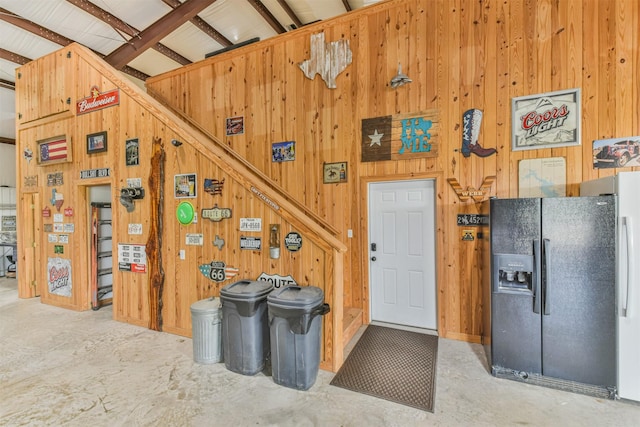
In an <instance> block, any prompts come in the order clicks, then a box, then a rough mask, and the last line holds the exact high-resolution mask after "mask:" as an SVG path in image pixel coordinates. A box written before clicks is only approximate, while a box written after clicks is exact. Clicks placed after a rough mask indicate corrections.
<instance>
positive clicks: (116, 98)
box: [76, 86, 120, 114]
mask: <svg viewBox="0 0 640 427" xmlns="http://www.w3.org/2000/svg"><path fill="white" fill-rule="evenodd" d="M119 103H120V89H113V90H110V91H109V92H103V93H100V92H99V91H98V87H97V86H93V87H92V88H91V96H89V97H87V98H83V99H81V100H80V101H78V102H77V103H76V114H85V113H90V112H92V111H96V110H101V109H103V108H107V107H112V106H114V105H118V104H119Z"/></svg>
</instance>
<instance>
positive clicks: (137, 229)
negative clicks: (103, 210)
mask: <svg viewBox="0 0 640 427" xmlns="http://www.w3.org/2000/svg"><path fill="white" fill-rule="evenodd" d="M129 234H142V224H129Z"/></svg>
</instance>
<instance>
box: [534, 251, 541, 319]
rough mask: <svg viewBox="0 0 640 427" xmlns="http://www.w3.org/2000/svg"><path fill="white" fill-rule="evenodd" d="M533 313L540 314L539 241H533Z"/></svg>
mask: <svg viewBox="0 0 640 427" xmlns="http://www.w3.org/2000/svg"><path fill="white" fill-rule="evenodd" d="M533 263H534V268H533V289H532V290H533V312H534V313H536V314H540V290H541V289H540V280H541V279H542V275H541V274H540V240H538V239H535V240H534V241H533Z"/></svg>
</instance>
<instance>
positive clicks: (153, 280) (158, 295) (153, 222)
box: [145, 138, 165, 331]
mask: <svg viewBox="0 0 640 427" xmlns="http://www.w3.org/2000/svg"><path fill="white" fill-rule="evenodd" d="M152 153H153V155H152V157H151V172H150V173H149V192H148V194H149V197H150V198H151V200H150V201H149V204H150V206H151V213H150V215H151V217H150V221H149V223H150V226H149V238H148V239H147V247H146V250H145V252H146V254H147V262H148V264H149V277H150V280H149V329H153V330H154V331H162V289H163V287H164V270H163V269H162V213H163V210H162V207H163V205H164V161H165V152H164V146H163V145H162V139H160V138H154V139H153V147H152Z"/></svg>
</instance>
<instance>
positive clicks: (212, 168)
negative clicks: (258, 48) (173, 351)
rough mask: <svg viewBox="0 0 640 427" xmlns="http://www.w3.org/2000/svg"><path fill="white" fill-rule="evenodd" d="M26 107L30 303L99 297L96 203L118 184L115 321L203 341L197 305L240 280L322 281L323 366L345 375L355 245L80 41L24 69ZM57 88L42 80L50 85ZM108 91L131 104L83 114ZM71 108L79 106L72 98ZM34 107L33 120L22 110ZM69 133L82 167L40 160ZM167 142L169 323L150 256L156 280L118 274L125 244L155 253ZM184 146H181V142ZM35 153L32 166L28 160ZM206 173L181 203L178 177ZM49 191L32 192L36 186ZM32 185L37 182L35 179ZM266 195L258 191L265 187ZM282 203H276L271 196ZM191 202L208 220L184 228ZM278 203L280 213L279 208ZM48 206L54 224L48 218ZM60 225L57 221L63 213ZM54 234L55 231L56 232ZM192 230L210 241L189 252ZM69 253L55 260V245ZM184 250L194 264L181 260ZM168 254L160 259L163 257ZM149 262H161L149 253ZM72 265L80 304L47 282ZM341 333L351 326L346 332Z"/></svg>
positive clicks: (20, 131) (23, 201)
mask: <svg viewBox="0 0 640 427" xmlns="http://www.w3.org/2000/svg"><path fill="white" fill-rule="evenodd" d="M50 69H55V70H56V73H57V74H56V75H57V78H58V79H59V81H60V82H62V83H61V84H60V86H58V85H56V83H55V82H54V81H48V80H46V78H45V77H44V76H48V75H49V73H50V71H49V70H50ZM18 73H19V77H18V78H17V80H16V99H17V109H18V113H19V119H18V120H17V124H16V127H17V135H18V138H17V145H18V147H17V152H18V153H21V154H20V155H19V156H17V163H16V165H17V174H18V177H17V184H18V185H17V188H18V193H19V194H20V202H19V206H18V214H19V217H20V218H23V219H24V220H23V221H19V223H18V235H19V238H18V242H19V246H18V253H19V262H18V269H19V274H18V287H19V296H20V297H23V298H27V297H33V296H37V295H40V296H41V299H42V302H44V303H48V304H52V305H56V306H60V307H65V308H69V309H74V310H88V309H89V308H90V302H91V298H90V297H91V295H90V292H89V291H90V289H89V283H90V282H89V278H90V265H91V263H90V259H89V255H90V253H91V251H90V250H89V242H90V226H89V217H90V210H89V203H90V200H89V195H88V189H89V187H91V186H95V185H109V186H110V187H111V196H112V217H113V224H112V229H113V256H114V274H113V276H114V281H113V285H114V297H113V308H112V309H113V318H114V319H115V320H118V321H122V322H128V323H132V324H136V325H139V326H144V327H151V328H153V329H159V330H163V331H166V332H170V333H175V334H179V335H184V336H191V315H190V306H191V304H193V303H194V302H196V301H198V300H201V299H205V298H208V297H211V296H217V295H219V293H220V289H221V288H222V286H224V285H227V284H230V283H233V282H235V281H236V280H240V279H249V280H255V279H256V278H257V277H258V276H259V275H260V274H261V273H263V272H264V273H267V274H270V275H273V274H279V275H283V276H286V275H291V276H292V277H293V278H294V279H295V280H296V281H297V283H298V284H299V285H301V286H305V285H313V286H318V287H320V288H321V289H323V291H324V293H325V301H327V302H329V303H330V305H331V312H330V313H329V314H328V315H326V316H324V322H323V332H322V333H323V340H322V341H323V347H322V357H321V367H322V368H323V369H329V370H337V369H338V367H339V366H340V364H341V363H342V348H343V347H342V345H336V344H335V343H340V344H341V343H342V327H341V324H342V307H343V302H342V294H343V292H342V269H343V260H342V258H343V255H342V254H343V253H344V252H345V250H346V247H345V246H344V245H343V244H342V243H341V242H340V241H339V240H337V239H336V238H335V237H334V236H333V235H332V234H331V233H330V232H328V231H326V230H325V229H323V228H322V226H321V225H320V224H318V223H316V222H314V221H313V220H312V219H310V218H308V217H307V216H305V215H304V213H303V212H301V211H300V209H298V208H296V207H295V206H294V205H292V204H291V202H289V201H288V200H287V199H286V198H285V197H283V196H282V195H281V194H280V193H278V192H276V191H274V190H273V188H272V183H271V182H269V181H265V180H264V179H263V178H261V177H260V176H257V175H256V174H255V173H253V172H251V171H250V170H247V168H246V167H244V166H243V164H242V162H240V161H238V160H235V159H233V158H232V157H231V156H228V155H225V152H224V150H222V149H221V148H220V147H221V145H220V143H219V142H216V141H214V140H211V139H209V138H207V137H206V135H203V134H202V133H200V132H199V131H198V129H195V128H192V127H190V126H189V125H188V124H186V123H184V122H182V121H181V120H180V118H179V117H177V116H175V115H173V114H172V113H171V112H169V111H168V110H167V109H166V108H164V107H163V106H162V105H160V104H159V103H158V102H157V101H155V100H153V99H152V98H151V97H150V96H149V95H147V94H146V93H144V92H143V91H142V90H141V89H140V88H138V87H136V86H134V85H132V84H130V83H127V81H125V80H123V78H122V76H121V75H120V74H119V73H118V72H117V71H116V70H114V69H113V68H111V67H110V66H108V65H107V64H106V63H105V62H104V61H102V60H101V59H99V58H98V57H97V56H96V55H95V54H93V53H92V52H90V51H89V50H87V49H86V48H83V47H81V46H79V45H71V46H68V47H65V48H64V49H62V50H60V51H57V52H54V53H52V54H50V55H48V56H46V57H43V58H40V59H38V60H36V61H33V62H31V63H29V64H27V65H25V66H24V67H21V68H19V69H18ZM43 81H44V82H48V83H46V84H41V82H43ZM93 86H96V87H97V88H98V91H99V92H107V91H111V90H113V89H119V93H120V102H119V104H118V105H116V106H111V107H108V108H104V109H101V110H97V111H93V112H90V113H86V114H80V115H79V114H76V111H75V103H76V102H77V101H78V100H81V99H83V98H85V97H88V96H90V95H91V88H92V87H93ZM67 100H69V101H67ZM23 111H24V113H22V112H23ZM101 131H106V132H107V151H105V152H101V153H92V154H89V153H87V150H86V136H87V135H88V134H92V133H96V132H101ZM58 135H65V136H66V137H67V140H68V141H69V143H68V146H69V149H70V150H71V155H70V161H68V162H63V163H49V164H40V163H39V162H38V160H37V159H38V143H37V142H38V141H40V140H44V139H47V138H50V137H54V136H58ZM131 138H137V139H138V140H139V143H140V152H139V158H140V162H139V165H133V166H127V164H126V160H125V142H126V141H127V140H128V139H131ZM156 139H160V141H161V142H162V143H163V148H162V149H163V150H164V152H165V157H166V161H165V166H164V168H165V170H164V185H163V187H162V189H163V191H164V199H163V201H162V203H160V206H161V209H162V212H157V211H154V212H153V214H154V215H155V216H159V217H160V221H161V222H162V235H161V236H159V237H160V238H161V240H162V245H161V247H160V249H161V251H160V255H161V256H162V266H163V270H164V281H163V284H162V286H163V291H162V295H161V299H162V307H161V309H162V310H161V311H162V312H161V317H162V318H161V321H157V320H156V318H155V316H154V318H153V319H151V316H152V314H153V313H154V311H153V310H151V308H156V307H159V304H155V303H157V301H151V302H150V301H149V298H150V295H151V294H150V286H151V283H150V275H149V274H148V273H149V269H150V267H151V265H153V261H154V260H152V259H148V262H147V273H133V272H128V271H120V270H119V269H118V263H117V260H118V258H117V255H118V252H117V250H118V246H117V245H118V243H122V244H137V245H145V244H147V242H150V241H151V240H152V238H154V239H155V238H156V237H158V236H155V235H154V236H151V235H150V230H151V229H152V227H151V223H150V221H151V220H152V218H153V217H154V215H152V214H151V213H152V211H151V209H156V206H152V203H151V201H152V197H151V196H150V192H151V191H157V190H158V189H157V187H154V188H150V187H149V185H150V184H149V177H150V175H151V172H152V164H151V157H152V142H153V141H154V140H156ZM174 139H175V140H178V141H180V142H181V143H182V145H180V146H174V145H173V144H172V143H171V142H170V141H172V140H174ZM25 150H31V152H32V153H33V158H32V159H30V160H29V159H27V158H26V157H25V156H24V155H23V154H22V153H24V152H25ZM102 168H108V169H109V170H110V176H106V177H97V178H88V179H87V178H84V179H83V178H81V173H80V172H81V171H86V170H95V169H102ZM53 173H61V174H62V177H63V182H62V183H58V184H55V185H49V184H48V183H47V177H48V175H49V174H53ZM177 174H196V175H197V183H196V184H197V188H196V197H193V198H189V199H180V198H176V197H175V196H174V188H175V187H174V176H175V175H177ZM34 177H35V178H36V179H37V185H32V183H33V178H34ZM27 178H29V179H27ZM134 178H138V179H140V180H141V182H142V187H143V188H144V189H145V191H146V192H147V196H146V197H145V198H143V199H142V200H137V201H134V206H135V207H134V210H133V211H132V212H128V211H127V210H126V209H125V207H124V206H123V205H122V204H121V203H120V201H119V196H120V189H121V188H124V187H127V179H134ZM205 178H211V179H218V180H224V188H223V190H222V194H221V195H211V194H208V193H206V192H205V191H204V185H203V181H204V179H205ZM54 189H55V191H56V193H58V194H62V195H63V196H64V203H63V205H62V207H61V209H60V211H58V210H57V209H56V207H54V206H52V204H51V203H52V202H51V199H52V191H53V190H54ZM254 189H255V191H254ZM257 192H260V193H262V195H263V196H264V198H267V199H268V200H270V203H265V201H264V200H263V198H262V197H260V196H259V194H257ZM185 200H188V201H189V202H190V203H191V204H192V205H193V206H194V208H195V211H196V212H197V215H198V221H197V222H194V223H192V224H189V225H180V224H179V223H178V221H177V219H176V209H177V207H178V204H179V203H180V202H182V201H185ZM215 205H218V206H219V207H220V208H231V209H232V217H231V218H230V219H225V220H222V221H221V222H213V221H210V220H209V219H205V218H203V217H202V215H201V213H202V209H211V208H213V207H214V206H215ZM274 206H276V207H275V208H274ZM45 207H48V208H49V209H50V210H51V215H50V216H44V215H43V214H42V210H43V209H44V208H45ZM69 207H70V208H72V209H73V215H72V216H62V212H63V211H64V208H69ZM55 214H59V215H60V217H58V218H55V217H54V215H55ZM241 217H244V218H261V219H262V230H261V231H259V232H240V230H239V222H240V218H241ZM60 222H62V223H64V224H73V225H74V230H73V231H71V232H67V233H64V234H67V235H68V236H69V242H68V243H64V244H63V243H61V242H52V241H51V240H49V237H50V236H55V237H56V238H60V235H61V234H63V233H60V232H58V231H56V230H55V229H53V226H54V224H56V223H60ZM130 224H141V225H142V234H141V235H138V234H130V233H129V225H130ZM269 224H278V225H279V226H280V232H281V236H280V240H281V246H280V253H281V255H280V257H279V258H278V259H271V258H270V257H269ZM45 226H49V227H52V229H53V230H45ZM291 231H297V232H298V233H300V234H301V235H302V238H303V243H302V248H301V250H300V251H298V252H290V251H288V250H287V249H286V248H285V247H284V236H285V235H286V234H287V233H289V232H291ZM188 233H193V234H202V237H203V240H204V244H203V245H202V246H191V245H187V244H186V235H187V234H188ZM243 235H245V236H252V237H260V238H261V239H262V250H240V237H241V236H243ZM215 236H220V237H221V238H222V239H224V240H225V245H224V247H223V248H222V249H218V248H217V247H215V246H214V245H213V240H214V239H215ZM56 245H59V246H62V248H63V253H62V254H59V253H58V254H57V253H55V246H56ZM180 250H184V252H185V255H184V259H181V258H180V256H179V252H180ZM156 255H157V254H156ZM148 256H149V257H151V256H153V254H148ZM55 257H60V258H63V259H68V260H71V267H72V271H71V283H72V292H71V296H70V297H67V296H61V295H57V294H55V293H51V292H49V289H48V286H47V279H48V271H47V260H48V259H49V258H55ZM214 260H218V261H223V262H225V263H226V265H227V266H228V267H235V268H237V269H238V272H237V275H236V276H228V278H227V280H225V281H223V282H214V281H212V280H211V279H209V278H208V277H205V276H204V275H203V274H201V272H200V270H199V267H200V266H201V265H203V264H209V263H210V262H211V261H214ZM338 325H339V326H338Z"/></svg>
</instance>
